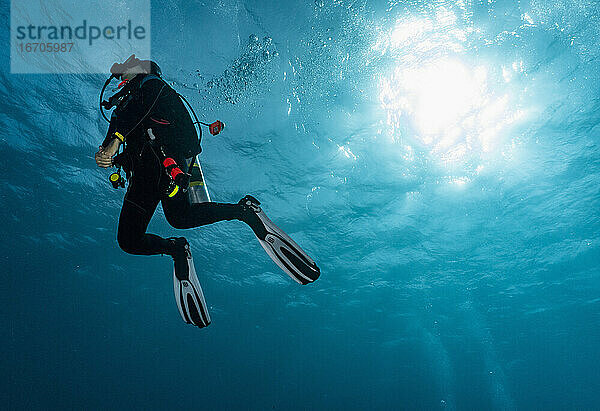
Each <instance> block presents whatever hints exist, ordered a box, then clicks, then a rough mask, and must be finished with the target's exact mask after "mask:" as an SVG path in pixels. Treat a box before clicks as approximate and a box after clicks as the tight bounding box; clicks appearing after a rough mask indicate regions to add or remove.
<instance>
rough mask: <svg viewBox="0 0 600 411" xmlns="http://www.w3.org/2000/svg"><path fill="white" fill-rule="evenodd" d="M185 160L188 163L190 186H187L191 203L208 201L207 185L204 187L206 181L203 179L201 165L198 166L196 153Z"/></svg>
mask: <svg viewBox="0 0 600 411" xmlns="http://www.w3.org/2000/svg"><path fill="white" fill-rule="evenodd" d="M186 161H187V163H188V173H189V174H190V175H191V177H190V186H189V188H188V192H189V196H190V201H191V203H192V204H198V203H208V202H210V195H209V194H208V187H206V182H205V181H204V174H203V173H202V167H200V161H199V160H198V155H196V157H192V158H189V159H188V160H186Z"/></svg>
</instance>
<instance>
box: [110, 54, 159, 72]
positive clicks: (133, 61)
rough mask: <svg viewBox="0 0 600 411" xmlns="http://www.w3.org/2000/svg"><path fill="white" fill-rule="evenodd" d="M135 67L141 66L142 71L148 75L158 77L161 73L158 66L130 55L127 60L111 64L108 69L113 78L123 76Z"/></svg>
mask: <svg viewBox="0 0 600 411" xmlns="http://www.w3.org/2000/svg"><path fill="white" fill-rule="evenodd" d="M135 66H141V67H142V70H144V71H145V72H146V73H148V74H154V75H157V76H159V77H160V76H161V74H162V71H161V69H160V67H159V66H158V64H156V63H155V62H153V61H151V60H140V59H138V58H137V57H136V56H135V54H132V55H131V56H129V58H128V59H127V60H125V61H124V62H123V63H115V64H113V65H112V67H111V68H110V73H111V74H112V75H113V76H114V77H119V76H121V75H123V73H125V72H126V71H127V70H128V69H130V68H132V67H135Z"/></svg>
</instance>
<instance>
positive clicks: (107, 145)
mask: <svg viewBox="0 0 600 411" xmlns="http://www.w3.org/2000/svg"><path fill="white" fill-rule="evenodd" d="M116 124H117V121H116V116H115V115H114V114H113V116H112V117H111V122H110V126H109V127H108V132H107V133H106V137H105V138H104V141H103V142H102V145H101V146H100V147H98V152H97V153H96V155H95V159H96V164H97V165H98V167H102V168H108V167H111V166H112V165H113V162H112V161H113V160H112V158H113V157H114V156H115V154H117V153H118V152H119V148H120V147H121V144H122V143H123V142H124V141H125V138H124V137H123V135H122V134H121V133H119V132H118V131H117V126H116Z"/></svg>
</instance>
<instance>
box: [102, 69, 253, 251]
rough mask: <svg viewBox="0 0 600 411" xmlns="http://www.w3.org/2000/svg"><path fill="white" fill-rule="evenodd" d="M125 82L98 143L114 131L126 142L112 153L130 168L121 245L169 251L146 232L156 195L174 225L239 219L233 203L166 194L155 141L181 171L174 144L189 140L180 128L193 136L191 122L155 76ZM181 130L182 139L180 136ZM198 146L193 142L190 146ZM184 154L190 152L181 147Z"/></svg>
mask: <svg viewBox="0 0 600 411" xmlns="http://www.w3.org/2000/svg"><path fill="white" fill-rule="evenodd" d="M125 87H127V88H129V90H124V91H130V93H129V94H127V95H126V96H125V98H124V99H123V100H122V101H121V102H120V103H119V104H118V106H117V108H116V109H115V111H114V112H113V115H112V117H111V122H110V126H109V129H108V133H107V136H106V138H105V140H104V142H103V144H102V145H103V146H104V147H106V146H107V145H108V144H109V143H110V142H111V141H112V139H113V138H117V137H116V136H117V135H120V136H124V137H125V143H126V148H125V150H124V153H123V154H121V155H119V156H118V162H119V164H121V165H123V168H124V169H125V170H126V171H127V173H128V175H129V174H130V178H129V186H128V188H127V193H126V194H125V200H124V202H123V208H122V209H121V215H120V217H119V228H118V233H117V239H118V242H119V246H120V247H121V248H122V249H123V251H125V252H127V253H130V254H138V255H155V254H172V252H173V250H172V247H173V243H172V242H171V241H169V240H168V239H165V238H162V237H159V236H157V235H154V234H148V233H146V229H147V228H148V224H149V223H150V219H151V218H152V215H153V214H154V211H155V210H156V207H157V205H158V203H159V201H162V205H163V210H164V212H165V216H166V218H167V221H168V222H169V224H170V225H172V226H173V227H174V228H180V229H185V228H193V227H199V226H202V225H206V224H212V223H215V222H218V221H223V220H234V219H238V220H242V219H243V218H244V216H245V214H246V213H244V210H243V207H242V206H240V205H238V204H223V203H213V202H209V203H199V204H192V203H191V201H190V198H189V194H188V193H187V192H183V191H180V192H179V193H177V194H176V195H175V196H174V197H172V198H169V197H168V196H167V195H166V185H167V183H168V182H169V178H170V177H169V176H168V175H167V174H166V172H165V170H164V168H163V166H162V164H161V158H160V156H159V153H160V152H159V150H160V148H159V146H160V147H162V148H163V150H164V152H165V153H166V154H167V155H168V156H169V157H172V158H173V159H175V161H176V162H177V164H178V165H179V166H180V168H181V169H182V170H183V171H184V172H187V169H186V167H185V165H186V162H185V155H186V153H181V150H180V147H179V146H178V145H185V144H182V142H185V141H188V142H189V141H190V139H189V134H186V133H192V132H193V133H194V136H195V137H194V138H196V140H197V135H196V130H195V127H194V125H193V122H192V120H191V118H190V116H189V114H188V112H187V110H186V108H185V106H183V103H182V102H181V100H180V98H179V97H178V96H177V94H176V93H175V91H174V90H173V89H172V88H171V87H169V86H168V85H166V83H164V82H163V81H162V80H160V79H158V78H157V77H155V76H151V77H148V75H143V74H139V75H137V76H136V77H134V78H133V79H132V80H130V81H129V82H128V84H127V85H126V86H125ZM124 94H126V93H124ZM147 113H149V114H148V115H146V114H147ZM144 117H145V118H144ZM149 128H150V129H152V134H153V135H154V136H155V140H154V141H153V142H152V144H151V143H150V139H149V137H148V133H147V130H148V129H149ZM186 136H187V137H188V139H187V140H185V139H184V138H185V137H186ZM188 146H189V144H188ZM199 151H200V148H199V146H198V147H197V149H196V151H195V152H199ZM187 155H190V156H193V155H195V154H193V151H190V150H187Z"/></svg>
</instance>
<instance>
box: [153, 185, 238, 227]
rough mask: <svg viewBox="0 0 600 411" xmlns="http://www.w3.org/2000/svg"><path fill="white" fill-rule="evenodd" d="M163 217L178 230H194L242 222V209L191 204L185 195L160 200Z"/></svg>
mask: <svg viewBox="0 0 600 411" xmlns="http://www.w3.org/2000/svg"><path fill="white" fill-rule="evenodd" d="M162 205H163V210H164V212H165V217H166V218H167V221H168V222H169V224H171V226H173V227H174V228H178V229H186V228H195V227H200V226H203V225H207V224H213V223H217V222H219V221H225V220H243V217H244V214H245V213H244V209H243V208H242V207H241V206H240V205H239V204H228V203H213V202H209V203H197V204H191V202H190V200H189V196H188V195H187V193H179V194H177V195H176V196H175V197H174V198H169V199H163V200H162Z"/></svg>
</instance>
